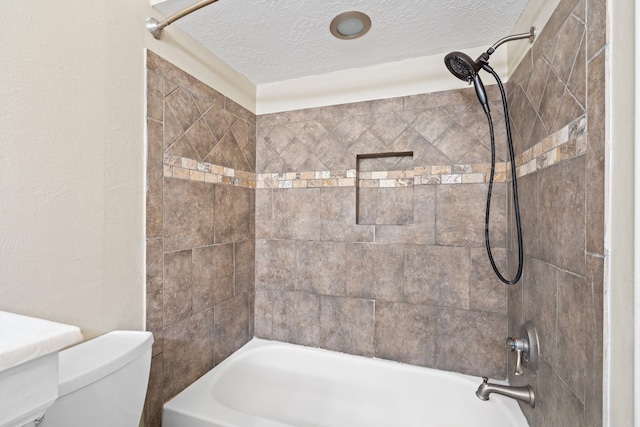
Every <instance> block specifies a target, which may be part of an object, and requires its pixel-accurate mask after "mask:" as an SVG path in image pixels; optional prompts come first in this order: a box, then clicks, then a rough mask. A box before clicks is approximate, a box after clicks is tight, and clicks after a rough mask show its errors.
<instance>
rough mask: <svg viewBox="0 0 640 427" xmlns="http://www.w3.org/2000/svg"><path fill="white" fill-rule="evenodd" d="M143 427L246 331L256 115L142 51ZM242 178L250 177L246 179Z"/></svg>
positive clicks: (240, 340)
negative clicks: (146, 354) (147, 367)
mask: <svg viewBox="0 0 640 427" xmlns="http://www.w3.org/2000/svg"><path fill="white" fill-rule="evenodd" d="M147 70H148V71H147V79H148V81H147V101H148V103H147V127H148V177H147V182H148V187H147V209H146V212H147V329H148V330H150V331H151V332H153V334H154V337H155V343H154V346H153V359H152V365H151V378H150V383H149V392H148V395H147V401H146V408H145V413H146V425H147V426H159V425H160V416H161V406H162V404H163V403H164V402H165V401H167V400H169V399H170V398H172V397H173V396H174V395H176V394H177V393H179V392H180V391H182V390H183V389H184V388H185V387H186V386H188V385H189V384H191V383H192V382H193V381H194V380H196V379H197V378H198V377H200V376H201V375H202V374H204V373H205V372H207V371H208V370H210V369H211V368H213V366H214V365H217V364H218V363H220V362H221V361H222V360H223V359H225V358H226V357H227V356H228V355H230V354H231V353H232V352H234V351H235V350H237V349H238V348H239V347H241V346H242V345H243V344H245V343H246V342H247V341H248V340H249V339H250V338H251V337H252V336H253V288H254V241H255V236H254V223H255V221H254V212H255V203H254V200H255V190H254V188H253V187H254V186H255V180H253V179H250V178H251V177H252V176H253V175H252V174H253V172H254V168H255V115H253V114H252V113H250V112H248V111H247V110H245V109H244V108H242V107H240V106H239V105H237V104H235V103H234V102H233V101H231V100H230V99H228V98H225V97H224V96H223V95H221V94H220V93H218V92H217V91H215V90H213V89H211V88H209V87H208V86H206V85H204V84H203V83H202V82H200V81H198V80H196V79H195V78H193V77H192V76H190V75H188V74H186V73H185V72H183V71H182V70H180V69H178V68H177V67H175V66H173V65H172V64H170V63H168V62H166V61H165V60H163V59H162V58H161V57H159V56H158V55H156V54H154V53H153V52H148V56H147ZM247 178H249V179H247Z"/></svg>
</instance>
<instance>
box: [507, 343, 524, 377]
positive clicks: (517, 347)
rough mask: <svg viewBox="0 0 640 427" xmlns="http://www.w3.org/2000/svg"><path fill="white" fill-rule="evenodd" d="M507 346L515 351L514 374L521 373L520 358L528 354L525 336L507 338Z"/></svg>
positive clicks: (522, 372)
mask: <svg viewBox="0 0 640 427" xmlns="http://www.w3.org/2000/svg"><path fill="white" fill-rule="evenodd" d="M507 348H508V349H509V350H511V351H515V352H516V371H515V375H522V374H524V371H523V370H522V360H523V357H524V358H527V357H528V356H529V342H528V341H527V339H526V338H511V337H509V338H507Z"/></svg>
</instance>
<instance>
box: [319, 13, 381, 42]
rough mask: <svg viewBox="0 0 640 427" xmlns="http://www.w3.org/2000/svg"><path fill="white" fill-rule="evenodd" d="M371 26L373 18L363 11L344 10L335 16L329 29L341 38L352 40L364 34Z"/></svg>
mask: <svg viewBox="0 0 640 427" xmlns="http://www.w3.org/2000/svg"><path fill="white" fill-rule="evenodd" d="M370 28H371V18H369V17H368V16H367V15H365V14H364V13H362V12H355V11H352V12H344V13H341V14H340V15H338V16H336V17H335V18H333V21H331V25H330V26H329V29H330V30H331V34H333V35H334V36H336V37H337V38H339V39H343V40H351V39H357V38H358V37H362V36H364V35H365V34H366V33H367V31H369V29H370Z"/></svg>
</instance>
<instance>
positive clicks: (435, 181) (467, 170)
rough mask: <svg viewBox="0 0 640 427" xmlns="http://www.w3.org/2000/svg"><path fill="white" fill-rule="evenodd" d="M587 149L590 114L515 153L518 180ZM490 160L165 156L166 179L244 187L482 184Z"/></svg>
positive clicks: (504, 167) (500, 168)
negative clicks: (335, 163)
mask: <svg viewBox="0 0 640 427" xmlns="http://www.w3.org/2000/svg"><path fill="white" fill-rule="evenodd" d="M586 151H587V136H586V118H585V117H584V116H583V117H581V118H579V119H577V120H575V121H574V122H572V123H570V124H569V125H567V126H565V127H564V128H562V129H560V130H559V131H558V132H556V133H554V134H552V135H549V136H548V137H547V138H545V139H543V140H542V141H540V142H539V143H538V144H536V145H535V146H533V147H532V148H530V149H528V150H526V151H525V152H524V153H522V154H520V155H519V156H517V157H516V165H517V169H516V173H517V174H518V178H520V177H522V176H526V175H528V174H531V173H533V172H536V171H537V170H539V169H543V168H546V167H549V166H552V165H555V164H558V163H560V162H562V161H564V160H568V159H572V158H574V157H578V156H581V155H583V154H585V153H586ZM490 172H491V164H489V163H482V164H471V165H441V166H418V167H415V168H413V169H408V170H401V171H367V172H360V173H359V176H356V170H355V169H347V170H336V171H329V170H324V171H307V172H284V173H260V174H255V173H253V172H246V171H240V170H235V169H233V168H227V167H223V166H219V165H214V164H211V163H207V162H199V161H196V160H192V159H187V158H184V157H179V156H174V155H165V156H164V176H165V177H166V178H177V179H187V180H192V181H202V182H208V183H211V184H223V185H234V186H239V187H245V188H258V189H262V188H322V187H355V186H356V184H357V186H359V187H362V188H402V187H413V186H418V185H448V184H482V183H486V182H489V174H490ZM510 172H511V165H510V163H508V162H507V163H505V162H501V163H496V169H495V179H494V182H506V181H507V180H509V179H510V176H511V173H510Z"/></svg>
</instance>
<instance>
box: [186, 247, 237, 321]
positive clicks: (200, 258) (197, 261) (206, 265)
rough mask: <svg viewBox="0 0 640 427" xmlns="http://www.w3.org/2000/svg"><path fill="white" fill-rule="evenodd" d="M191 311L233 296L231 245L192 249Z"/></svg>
mask: <svg viewBox="0 0 640 427" xmlns="http://www.w3.org/2000/svg"><path fill="white" fill-rule="evenodd" d="M192 280H193V303H192V306H193V311H194V313H197V312H199V311H202V310H205V309H207V308H211V307H213V306H214V305H216V304H219V303H221V302H222V301H225V300H227V299H229V298H231V297H232V296H233V295H234V286H233V285H234V283H233V282H234V269H233V244H232V243H229V244H225V245H215V246H206V247H203V248H194V249H193V271H192Z"/></svg>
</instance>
